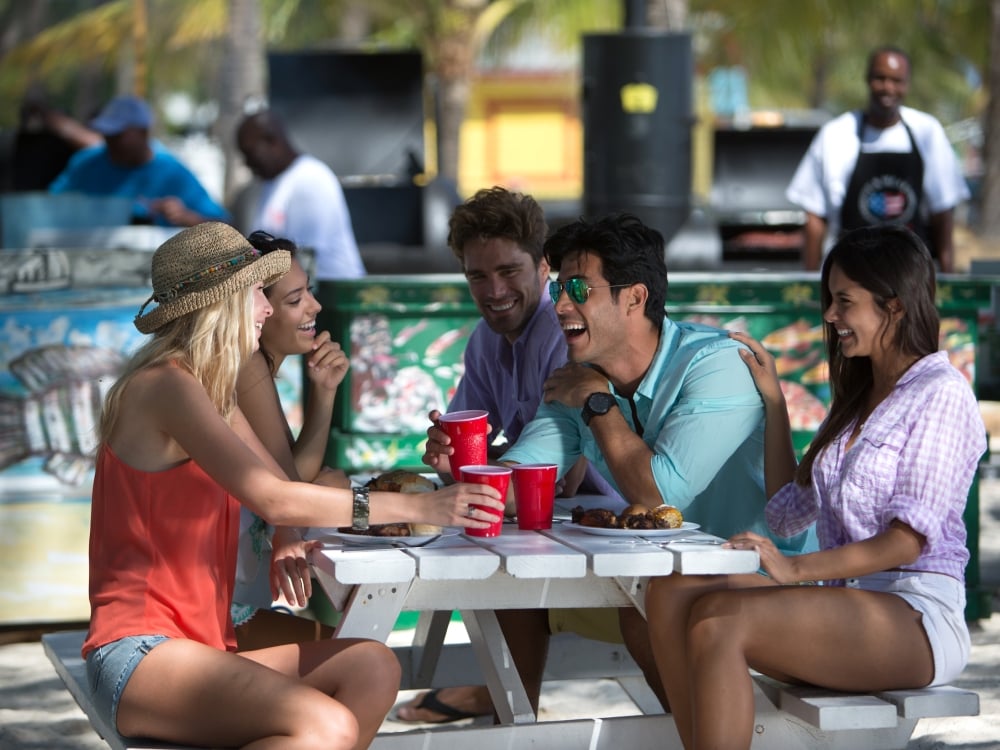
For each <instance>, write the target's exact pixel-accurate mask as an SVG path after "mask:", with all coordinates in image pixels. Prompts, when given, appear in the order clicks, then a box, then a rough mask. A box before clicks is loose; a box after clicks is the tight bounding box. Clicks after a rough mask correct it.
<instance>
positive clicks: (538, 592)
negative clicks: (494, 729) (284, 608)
mask: <svg viewBox="0 0 1000 750" xmlns="http://www.w3.org/2000/svg"><path fill="white" fill-rule="evenodd" d="M574 505H583V506H584V507H613V506H611V505H609V501H608V500H607V499H606V498H602V497H600V496H581V497H576V498H572V499H571V500H568V501H562V502H561V503H560V504H559V505H558V506H557V510H556V516H557V521H556V523H554V525H553V528H552V529H550V530H545V531H521V530H519V529H518V528H517V525H516V524H513V523H505V524H504V527H503V532H502V533H501V535H500V536H498V537H493V538H479V537H469V536H465V535H464V534H453V535H450V536H449V535H443V536H441V537H440V538H438V539H437V540H435V541H434V542H432V543H430V544H428V545H426V546H421V547H407V546H403V545H402V544H401V543H400V542H399V541H398V540H397V541H393V540H392V539H388V540H387V541H386V542H385V543H384V544H382V545H378V546H373V545H371V544H368V545H364V546H358V545H356V544H352V543H351V542H350V541H349V540H344V539H343V538H330V537H328V536H324V535H323V532H322V530H317V531H316V532H315V535H316V536H318V537H320V538H323V539H324V541H325V544H324V547H323V548H322V549H317V550H315V551H314V552H313V554H312V558H311V563H312V566H313V570H314V572H315V575H316V577H317V580H318V581H319V583H320V585H321V586H322V587H323V589H324V590H325V592H326V593H327V595H328V596H329V597H330V600H331V601H332V602H333V604H334V606H335V607H337V608H338V609H340V610H342V611H343V616H342V618H341V620H340V622H339V624H338V625H337V630H336V635H337V636H340V637H364V638H372V639H375V640H379V641H382V642H385V641H386V639H387V638H388V636H389V634H390V632H391V631H392V628H393V625H394V624H395V622H396V620H397V618H398V616H399V614H400V612H403V611H418V612H422V613H444V614H450V612H451V611H453V610H458V611H459V612H460V613H461V615H462V620H463V622H464V624H465V627H466V629H467V631H468V633H469V640H470V642H471V645H472V648H473V650H474V652H475V654H476V659H477V661H478V663H479V666H480V668H481V670H482V674H483V676H484V677H485V680H486V685H487V687H488V688H489V690H490V694H491V696H492V698H493V702H494V706H495V707H496V710H497V714H498V717H499V719H500V723H501V724H506V725H522V724H533V723H534V722H535V715H534V713H533V712H532V710H531V706H530V704H529V703H528V699H527V695H526V694H525V691H524V687H523V685H522V683H521V681H520V678H519V677H518V675H517V671H516V669H514V667H513V663H512V661H511V658H510V654H509V651H508V649H507V644H506V642H505V640H504V638H503V634H502V632H501V630H500V627H499V625H498V623H497V618H496V615H495V610H500V609H530V608H561V607H599V608H603V607H624V606H636V607H637V608H639V610H640V611H642V610H643V597H644V592H645V586H646V581H647V580H648V579H649V578H650V577H653V576H662V575H669V574H723V573H751V572H753V571H755V570H757V567H758V562H759V561H758V557H757V553H755V552H752V551H747V550H728V549H722V548H721V547H720V546H719V543H720V542H721V541H722V540H721V539H719V538H718V537H714V536H712V535H709V534H704V533H702V532H701V531H699V530H692V531H679V532H678V533H676V534H674V535H671V536H652V535H650V536H648V538H647V537H644V536H643V532H641V531H636V532H634V533H629V534H624V533H623V534H621V535H617V536H597V535H593V534H589V533H585V532H584V531H582V530H580V529H579V528H578V527H576V526H575V525H573V524H570V523H569V522H568V518H569V508H570V507H571V506H574ZM563 519H565V520H563ZM428 622H430V621H428V620H423V621H422V623H423V624H424V627H422V628H418V640H419V642H418V643H416V644H415V645H416V646H417V647H418V648H419V649H421V650H422V651H423V653H422V654H421V662H422V664H421V667H420V669H418V672H420V673H421V674H423V675H425V676H426V675H429V674H432V673H433V670H434V666H435V662H436V659H437V656H438V655H439V654H440V648H441V646H440V639H441V636H442V635H443V632H442V631H443V627H442V621H441V619H440V618H438V620H437V628H436V630H437V633H436V635H435V633H434V632H432V630H433V629H434V628H433V626H429V625H428V624H427V623H428ZM471 677H472V676H471V675H470V679H471Z"/></svg>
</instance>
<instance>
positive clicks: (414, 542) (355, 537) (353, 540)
mask: <svg viewBox="0 0 1000 750" xmlns="http://www.w3.org/2000/svg"><path fill="white" fill-rule="evenodd" d="M460 531H461V529H457V528H452V527H448V528H445V529H442V531H441V533H440V534H429V535H427V536H370V535H368V534H349V533H346V532H343V531H337V530H336V529H327V530H326V532H325V533H324V534H323V535H322V536H320V537H318V538H319V540H320V541H329V540H331V539H336V540H338V541H340V542H343V543H344V544H350V545H353V546H356V547H392V546H399V545H401V546H404V547H419V546H421V545H424V544H429V543H430V542H432V541H434V540H435V539H438V538H440V537H443V536H456V535H457V534H458V533H459V532H460Z"/></svg>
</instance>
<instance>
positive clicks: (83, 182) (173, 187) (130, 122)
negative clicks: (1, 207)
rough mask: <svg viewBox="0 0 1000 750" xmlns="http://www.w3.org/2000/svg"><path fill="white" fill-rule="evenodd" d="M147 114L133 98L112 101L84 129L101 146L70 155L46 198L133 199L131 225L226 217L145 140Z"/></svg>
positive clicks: (165, 154) (173, 162)
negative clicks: (55, 195)
mask: <svg viewBox="0 0 1000 750" xmlns="http://www.w3.org/2000/svg"><path fill="white" fill-rule="evenodd" d="M152 123H153V113H152V111H151V110H150V108H149V105H148V104H147V103H146V102H145V101H143V100H142V99H139V98H138V97H135V96H119V97H116V98H115V99H112V100H111V101H110V102H108V104H107V105H105V107H104V109H102V110H101V112H100V114H98V115H97V117H95V118H94V119H93V120H92V121H91V123H90V127H91V128H92V129H93V130H95V131H97V132H98V133H100V134H101V135H103V136H104V143H103V144H101V145H98V146H94V147H93V148H88V149H84V150H83V151H80V152H78V153H76V154H75V155H74V156H73V158H72V159H70V161H69V163H68V164H67V165H66V169H64V170H63V172H62V174H60V175H59V176H58V177H56V179H55V180H54V181H53V183H52V184H51V185H50V186H49V192H51V193H68V192H79V193H88V194H90V195H114V196H124V197H128V198H133V199H134V200H135V203H134V205H133V208H132V214H133V223H136V224H157V225H159V226H168V227H169V226H180V227H187V226H192V225H194V224H199V223H201V222H203V221H207V220H212V219H215V220H221V221H228V220H229V216H228V214H227V213H226V211H225V209H223V208H222V207H221V206H220V205H219V204H218V203H216V202H215V201H214V200H212V198H211V196H209V194H208V192H207V191H206V190H205V188H204V187H203V186H202V184H201V183H200V182H199V181H198V178H197V177H195V176H194V174H192V173H191V171H190V170H189V169H188V168H187V167H185V166H184V165H183V164H182V163H181V162H180V161H179V160H178V159H177V158H176V157H175V156H174V155H173V154H171V153H170V152H168V151H167V150H166V149H165V148H163V146H162V145H160V144H158V143H156V142H155V141H154V142H151V141H150V138H149V128H150V126H151V125H152Z"/></svg>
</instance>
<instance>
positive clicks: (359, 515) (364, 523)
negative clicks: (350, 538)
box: [351, 487, 369, 531]
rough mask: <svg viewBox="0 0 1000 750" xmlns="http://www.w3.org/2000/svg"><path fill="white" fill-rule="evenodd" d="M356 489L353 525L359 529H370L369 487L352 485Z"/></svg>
mask: <svg viewBox="0 0 1000 750" xmlns="http://www.w3.org/2000/svg"><path fill="white" fill-rule="evenodd" d="M351 489H353V490H354V512H353V513H352V516H353V522H352V524H351V527H352V528H353V529H355V530H357V531H368V511H369V507H368V488H367V487H352V488H351Z"/></svg>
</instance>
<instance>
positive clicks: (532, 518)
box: [511, 464, 558, 531]
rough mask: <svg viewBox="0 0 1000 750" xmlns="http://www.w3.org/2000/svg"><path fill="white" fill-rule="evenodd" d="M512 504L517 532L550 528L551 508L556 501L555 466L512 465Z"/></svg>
mask: <svg viewBox="0 0 1000 750" xmlns="http://www.w3.org/2000/svg"><path fill="white" fill-rule="evenodd" d="M511 469H513V471H514V501H515V503H516V505H517V528H519V529H524V530H526V531H537V530H538V529H551V528H552V506H553V504H554V503H555V498H556V471H557V469H558V467H557V466H556V465H555V464H515V465H514V466H512V467H511Z"/></svg>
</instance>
